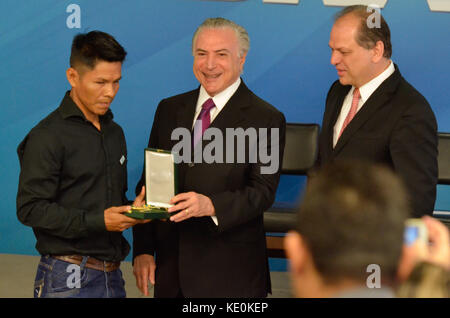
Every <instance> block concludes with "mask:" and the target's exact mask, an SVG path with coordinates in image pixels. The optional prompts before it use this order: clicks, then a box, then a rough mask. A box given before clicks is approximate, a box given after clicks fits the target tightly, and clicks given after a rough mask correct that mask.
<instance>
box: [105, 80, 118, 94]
mask: <svg viewBox="0 0 450 318" xmlns="http://www.w3.org/2000/svg"><path fill="white" fill-rule="evenodd" d="M115 95H116V89H115V87H114V83H109V84H107V85H106V86H105V96H107V97H110V98H114V96H115Z"/></svg>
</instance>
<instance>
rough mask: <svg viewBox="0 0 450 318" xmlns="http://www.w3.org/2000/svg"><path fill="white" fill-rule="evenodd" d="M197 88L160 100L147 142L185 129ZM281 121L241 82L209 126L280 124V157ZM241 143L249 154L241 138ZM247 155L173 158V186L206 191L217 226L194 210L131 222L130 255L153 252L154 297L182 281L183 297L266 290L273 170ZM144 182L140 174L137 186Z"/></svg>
mask: <svg viewBox="0 0 450 318" xmlns="http://www.w3.org/2000/svg"><path fill="white" fill-rule="evenodd" d="M198 94H199V89H197V90H193V91H190V92H187V93H184V94H181V95H177V96H174V97H171V98H168V99H164V100H162V101H161V102H160V104H159V106H158V109H157V110H156V113H155V118H154V122H153V127H152V131H151V135H150V140H149V143H148V146H149V147H151V148H161V149H166V150H171V149H172V147H173V146H174V145H175V144H176V143H177V142H178V141H177V140H171V133H172V131H173V130H174V129H175V128H178V127H185V128H187V129H189V130H191V127H192V123H193V120H194V112H195V107H196V103H197V98H198ZM285 125H286V123H285V118H284V116H283V114H282V113H280V112H279V111H278V110H276V109H275V108H274V107H272V106H271V105H269V104H268V103H266V102H265V101H263V100H262V99H260V98H258V97H257V96H256V95H254V94H253V93H252V92H251V91H250V90H249V89H248V88H247V87H246V85H245V84H244V83H243V82H242V83H241V85H240V86H239V88H238V90H237V91H236V92H235V94H234V95H233V96H232V97H231V99H230V100H229V101H228V103H227V104H226V106H225V107H224V108H223V109H222V110H221V112H220V113H219V114H218V115H217V117H216V118H215V120H214V121H213V122H212V123H211V126H210V127H216V128H218V129H220V130H221V131H222V133H225V129H226V128H237V127H242V128H243V129H244V130H245V129H247V128H249V127H254V128H278V129H279V136H280V138H279V141H278V140H276V141H272V142H279V154H278V155H279V156H280V161H279V163H280V165H281V162H282V158H281V156H282V153H283V150H284V138H285ZM224 140H225V134H224ZM245 151H246V153H247V155H248V151H249V146H248V144H247V143H246V147H245ZM235 154H236V149H235ZM224 158H226V150H225V149H224ZM235 158H236V155H235ZM247 158H248V156H247ZM234 162H236V160H235V161H234ZM246 162H247V163H211V164H207V163H195V164H190V165H189V164H187V163H181V164H180V165H179V173H178V178H179V179H178V182H179V192H180V193H181V192H188V191H195V192H197V193H200V194H203V195H206V196H208V197H209V198H210V199H211V201H212V203H213V205H214V207H215V210H216V216H217V219H218V223H219V225H218V226H216V225H215V224H214V222H213V221H212V219H211V217H200V218H190V219H188V220H186V221H183V222H180V223H178V224H175V223H173V222H170V221H167V222H162V221H153V222H150V223H148V224H144V225H139V226H135V227H134V228H133V238H134V242H133V247H134V248H133V254H134V255H133V258H134V257H135V256H137V255H140V254H144V253H145V254H151V255H153V254H155V260H156V266H157V268H156V284H155V297H175V296H176V295H177V293H178V291H179V290H180V289H181V291H182V293H183V295H184V296H186V297H265V296H267V293H268V292H271V287H270V276H269V268H268V259H267V254H266V242H265V232H264V227H263V211H264V210H266V209H268V208H269V207H270V206H271V205H272V203H273V201H274V198H275V192H276V189H277V186H278V181H279V170H278V171H277V173H275V174H261V171H260V168H261V166H263V164H262V163H261V162H260V160H259V158H258V163H249V162H248V160H246ZM142 184H143V179H142V178H141V181H140V182H139V183H138V185H137V189H136V191H138V190H139V189H140V188H141V185H142ZM148 190H149V191H151V189H148Z"/></svg>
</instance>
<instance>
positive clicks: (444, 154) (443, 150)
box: [433, 133, 450, 228]
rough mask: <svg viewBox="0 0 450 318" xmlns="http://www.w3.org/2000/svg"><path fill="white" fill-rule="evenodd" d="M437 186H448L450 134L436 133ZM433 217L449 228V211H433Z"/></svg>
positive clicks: (449, 175) (449, 178)
mask: <svg viewBox="0 0 450 318" xmlns="http://www.w3.org/2000/svg"><path fill="white" fill-rule="evenodd" d="M438 142H439V143H438V150H439V154H438V169H439V172H438V184H445V185H450V133H438ZM433 217H435V218H437V219H439V221H441V222H442V223H444V224H446V225H447V227H449V228H450V211H434V212H433Z"/></svg>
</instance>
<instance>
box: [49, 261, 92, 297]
mask: <svg viewBox="0 0 450 318" xmlns="http://www.w3.org/2000/svg"><path fill="white" fill-rule="evenodd" d="M45 281H46V283H47V285H46V286H45V292H46V296H47V297H75V296H77V295H78V294H79V293H80V291H81V289H82V288H83V287H85V286H86V284H87V283H88V271H87V270H86V269H84V270H83V271H81V270H80V266H78V265H76V264H71V263H67V262H63V261H58V260H57V261H56V262H54V263H53V266H52V269H51V271H49V272H48V274H47V277H46V280H45Z"/></svg>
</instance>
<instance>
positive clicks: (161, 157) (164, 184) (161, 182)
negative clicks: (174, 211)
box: [126, 148, 177, 219]
mask: <svg viewBox="0 0 450 318" xmlns="http://www.w3.org/2000/svg"><path fill="white" fill-rule="evenodd" d="M144 155H145V157H144V158H145V159H144V162H145V205H144V206H142V207H135V206H132V207H131V211H129V212H128V213H127V214H126V215H127V216H129V217H132V218H135V219H168V218H169V217H170V215H171V213H169V212H167V210H168V209H169V208H170V207H171V206H172V204H170V203H169V202H170V199H172V198H173V197H174V196H175V195H176V194H177V165H176V163H175V155H174V154H173V153H172V152H170V151H165V150H161V149H153V148H146V149H145V152H144Z"/></svg>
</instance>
